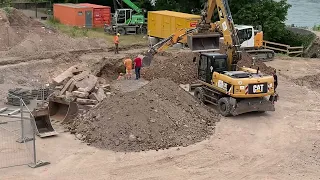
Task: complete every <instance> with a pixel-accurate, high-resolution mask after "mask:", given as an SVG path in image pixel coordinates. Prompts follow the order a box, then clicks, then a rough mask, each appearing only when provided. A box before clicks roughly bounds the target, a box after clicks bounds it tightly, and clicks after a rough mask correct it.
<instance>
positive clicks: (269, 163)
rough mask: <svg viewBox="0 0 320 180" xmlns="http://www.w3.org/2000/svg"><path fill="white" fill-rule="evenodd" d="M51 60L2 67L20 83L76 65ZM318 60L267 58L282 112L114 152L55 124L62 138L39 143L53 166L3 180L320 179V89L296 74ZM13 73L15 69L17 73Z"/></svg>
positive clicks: (311, 70)
mask: <svg viewBox="0 0 320 180" xmlns="http://www.w3.org/2000/svg"><path fill="white" fill-rule="evenodd" d="M133 51H134V52H136V51H139V50H133ZM127 53H130V51H127ZM107 55H109V56H110V57H114V55H113V53H91V54H90V53H89V54H84V55H81V56H79V58H78V59H79V60H82V61H87V62H88V61H89V59H90V60H91V61H92V62H93V63H92V64H95V63H97V61H98V60H97V59H101V58H102V57H107ZM121 56H122V57H123V56H124V55H123V54H120V55H117V57H119V58H120V59H121V58H122V57H121ZM95 59H96V61H95ZM51 61H52V59H48V60H43V61H39V60H38V61H30V62H23V63H20V64H14V65H3V66H2V67H1V71H2V72H7V73H5V76H6V77H9V78H12V83H13V85H12V86H15V84H19V83H18V82H16V81H18V80H19V78H25V76H24V74H21V73H22V72H24V71H25V70H26V69H28V68H29V67H31V66H35V65H37V66H39V65H41V67H42V68H43V69H42V71H43V72H45V71H48V72H51V71H52V72H56V73H59V69H60V72H61V71H62V69H63V68H67V66H70V65H71V64H72V63H70V65H69V64H65V62H64V61H59V63H57V61H56V62H55V65H56V68H53V69H52V67H51V65H52V64H50V62H51ZM72 62H73V63H77V62H76V61H72ZM318 62H319V59H303V58H288V57H280V58H277V59H276V60H274V61H272V62H269V63H267V64H268V65H270V66H272V67H275V68H277V69H278V70H279V74H280V75H279V88H278V89H279V90H278V92H279V94H280V100H279V102H277V103H276V111H275V112H271V113H266V114H263V115H262V114H256V113H251V114H245V115H241V116H237V117H229V118H222V119H221V120H220V122H218V123H217V124H216V128H215V132H214V135H212V136H211V137H210V138H209V139H207V140H204V141H202V142H199V143H197V144H194V145H190V146H188V147H179V148H170V149H168V150H160V151H147V152H130V153H122V152H113V151H110V150H101V149H98V148H95V147H90V146H88V145H87V144H86V143H83V142H81V141H80V140H77V139H76V138H75V136H74V135H73V134H70V133H69V132H64V129H63V128H62V126H61V125H59V124H54V125H55V126H56V127H57V128H58V131H59V133H60V134H59V135H58V136H56V137H52V138H46V139H40V138H37V141H36V142H37V150H38V158H39V159H43V160H47V161H50V162H51V164H50V165H48V166H44V167H41V168H37V169H30V168H29V167H27V166H21V167H14V168H9V169H1V170H0V179H15V180H16V179H70V180H72V179H318V177H319V176H320V172H319V166H320V158H319V146H320V140H319V135H320V122H319V118H318V117H319V115H320V109H319V107H320V103H319V98H320V97H319V95H318V90H319V89H308V88H307V87H303V86H299V85H296V84H295V83H294V79H298V78H303V77H305V76H306V75H311V74H317V73H319V72H318V69H319V68H320V63H318ZM14 70H20V71H14ZM33 71H37V70H33ZM9 72H11V73H13V72H15V74H14V78H13V77H10V76H9V75H10V73H9ZM12 75H13V74H12ZM44 76H45V75H44ZM29 77H30V78H27V79H25V81H27V82H32V78H35V76H33V75H32V74H30V76H29ZM48 77H51V75H50V76H46V78H48ZM123 83H124V84H127V82H126V81H123ZM143 84H144V83H142V85H143ZM115 86H116V87H118V88H119V87H120V89H121V87H122V86H124V85H123V84H119V82H116V83H115ZM0 87H1V94H4V93H5V92H6V90H7V89H8V87H7V84H2V85H1V86H0ZM124 87H125V86H124ZM124 89H126V88H124Z"/></svg>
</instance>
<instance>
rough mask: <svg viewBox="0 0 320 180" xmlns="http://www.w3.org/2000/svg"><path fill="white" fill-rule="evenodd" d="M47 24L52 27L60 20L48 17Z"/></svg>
mask: <svg viewBox="0 0 320 180" xmlns="http://www.w3.org/2000/svg"><path fill="white" fill-rule="evenodd" d="M48 22H49V23H50V24H53V25H55V24H60V20H59V19H57V18H54V17H53V16H51V17H49V19H48Z"/></svg>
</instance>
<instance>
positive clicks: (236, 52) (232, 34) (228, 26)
mask: <svg viewBox="0 0 320 180" xmlns="http://www.w3.org/2000/svg"><path fill="white" fill-rule="evenodd" d="M215 9H217V11H218V16H219V20H220V21H219V22H218V24H219V26H220V27H221V29H222V34H223V37H224V46H225V47H226V48H227V49H226V51H227V55H228V66H229V70H235V69H236V64H237V62H238V61H239V60H240V59H241V51H240V42H239V38H238V35H237V32H236V28H235V25H234V23H233V19H232V15H231V11H230V8H229V4H228V0H208V2H207V3H206V5H205V8H204V10H203V12H202V18H201V22H200V23H199V24H198V26H197V28H198V29H199V33H201V34H203V36H199V35H197V36H192V35H190V36H189V37H188V38H189V39H192V41H194V42H196V41H199V42H202V41H205V40H206V36H209V35H208V34H207V32H208V31H210V28H211V18H212V16H213V13H214V11H215ZM206 34H207V35H206Z"/></svg>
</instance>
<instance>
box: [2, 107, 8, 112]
mask: <svg viewBox="0 0 320 180" xmlns="http://www.w3.org/2000/svg"><path fill="white" fill-rule="evenodd" d="M7 109H8V108H7V107H4V108H2V109H0V113H3V112H5V111H6V110H7Z"/></svg>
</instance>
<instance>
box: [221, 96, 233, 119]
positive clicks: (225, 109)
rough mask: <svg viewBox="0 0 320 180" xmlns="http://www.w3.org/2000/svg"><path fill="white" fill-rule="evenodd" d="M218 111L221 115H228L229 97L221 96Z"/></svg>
mask: <svg viewBox="0 0 320 180" xmlns="http://www.w3.org/2000/svg"><path fill="white" fill-rule="evenodd" d="M218 108H219V112H220V114H221V115H222V116H225V117H228V116H230V115H231V113H230V111H231V108H232V107H231V104H230V99H229V98H227V97H223V98H221V99H219V101H218Z"/></svg>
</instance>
